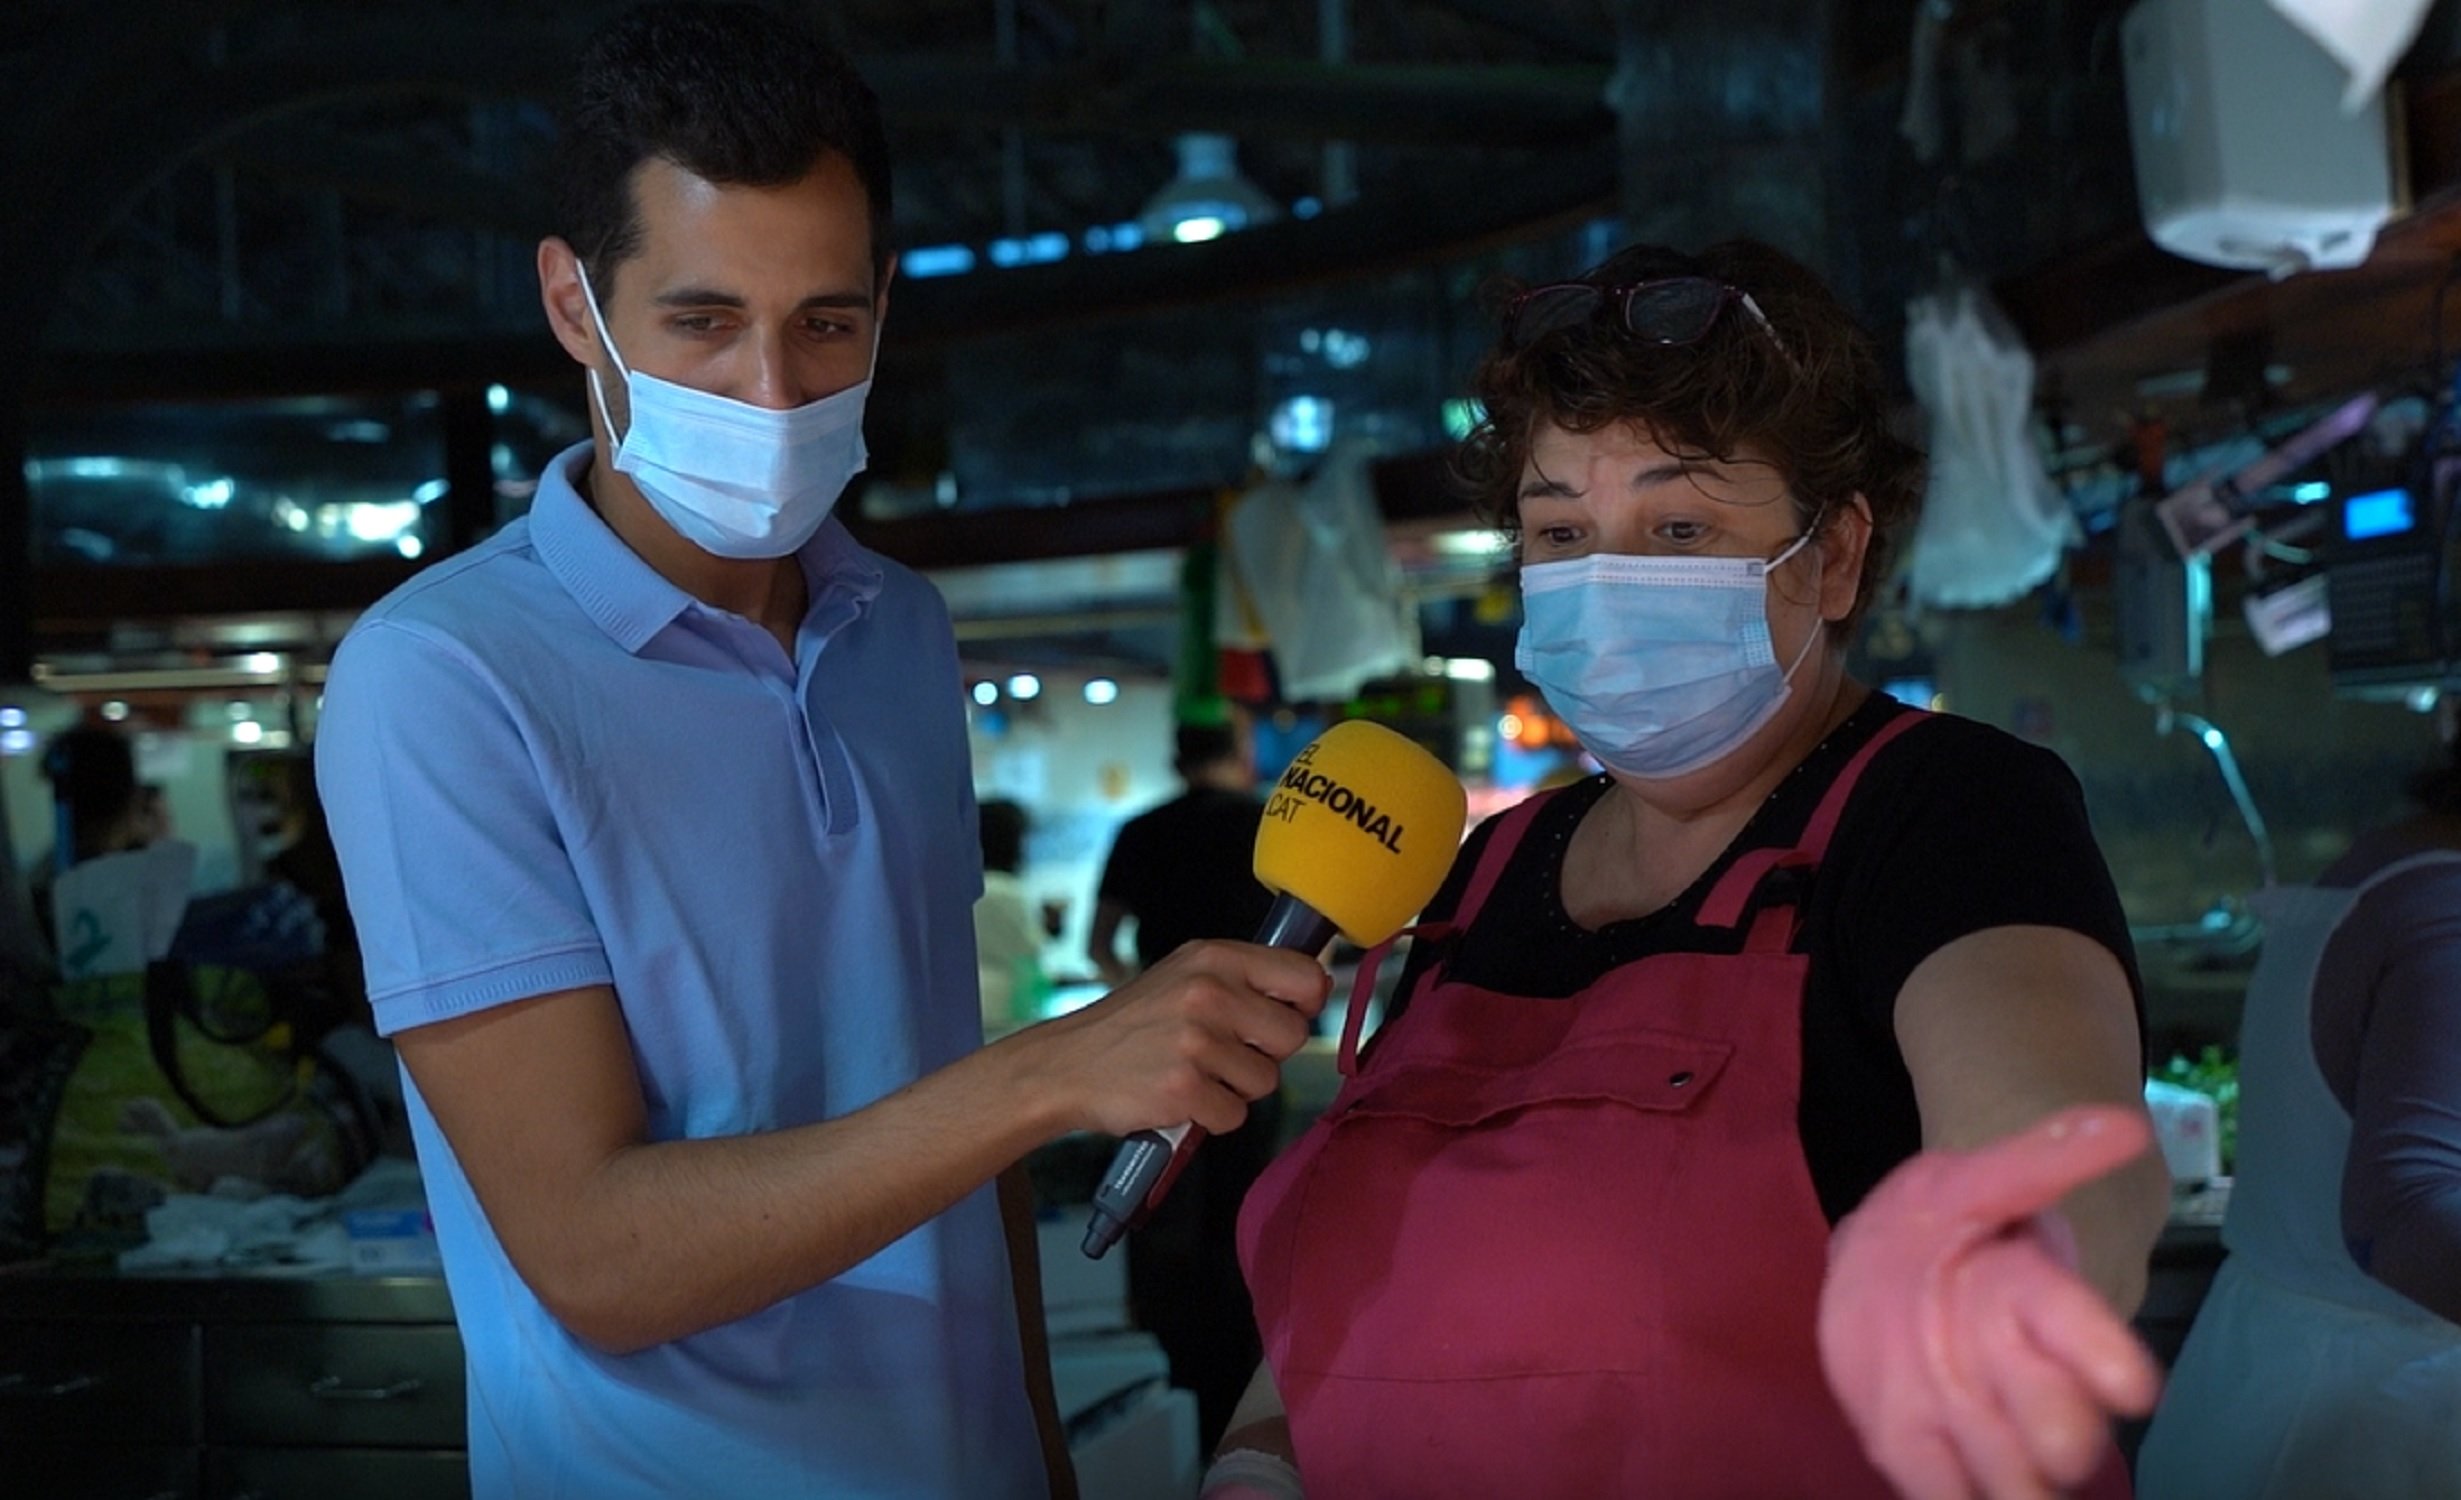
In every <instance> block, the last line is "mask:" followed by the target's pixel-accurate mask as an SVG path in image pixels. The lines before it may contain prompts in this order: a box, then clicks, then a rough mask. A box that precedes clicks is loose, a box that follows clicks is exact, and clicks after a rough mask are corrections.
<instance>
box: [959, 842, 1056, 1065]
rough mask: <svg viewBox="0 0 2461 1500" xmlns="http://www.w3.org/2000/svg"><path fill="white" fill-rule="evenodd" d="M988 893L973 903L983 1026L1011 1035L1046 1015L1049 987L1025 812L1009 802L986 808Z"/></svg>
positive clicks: (985, 874) (985, 888)
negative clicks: (1028, 880)
mask: <svg viewBox="0 0 2461 1500" xmlns="http://www.w3.org/2000/svg"><path fill="white" fill-rule="evenodd" d="M977 815H978V817H979V820H980V822H981V824H982V830H983V894H982V895H981V896H980V897H978V898H976V900H975V902H974V966H975V969H976V971H977V973H978V974H979V976H980V978H981V982H982V986H983V1025H984V1026H985V1027H986V1028H988V1029H991V1030H995V1031H998V1030H1006V1029H1007V1028H1009V1027H1011V1026H1014V1025H1017V1024H1019V1023H1020V1022H1025V1021H1031V1020H1034V1019H1036V1018H1037V1017H1039V1016H1040V1015H1041V1014H1042V1000H1043V996H1044V995H1045V994H1046V993H1048V992H1049V989H1050V982H1049V981H1048V980H1047V979H1045V978H1044V976H1043V972H1042V962H1041V957H1042V950H1043V939H1044V937H1045V936H1046V934H1045V933H1044V931H1043V927H1042V917H1041V914H1040V913H1039V912H1038V911H1036V910H1035V908H1034V903H1033V901H1032V899H1031V898H1030V897H1029V896H1028V895H1027V893H1026V888H1025V881H1024V879H1023V878H1022V877H1021V876H1020V875H1019V873H1018V872H1019V871H1020V870H1022V869H1024V868H1025V835H1026V815H1025V809H1024V808H1022V807H1020V806H1018V805H1017V804H1016V803H1014V802H1011V801H1009V800H1008V799H1006V798H1004V797H1003V798H995V799H994V800H992V801H989V802H986V803H984V804H982V806H981V807H980V808H978V809H977Z"/></svg>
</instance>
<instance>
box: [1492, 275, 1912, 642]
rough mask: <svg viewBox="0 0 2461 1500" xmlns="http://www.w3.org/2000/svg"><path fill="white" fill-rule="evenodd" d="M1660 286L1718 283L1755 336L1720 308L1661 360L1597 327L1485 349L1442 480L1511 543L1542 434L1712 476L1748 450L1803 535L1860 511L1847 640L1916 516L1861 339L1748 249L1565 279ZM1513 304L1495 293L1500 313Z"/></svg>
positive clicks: (1819, 300)
mask: <svg viewBox="0 0 2461 1500" xmlns="http://www.w3.org/2000/svg"><path fill="white" fill-rule="evenodd" d="M1665 276H1706V277H1709V278H1711V279H1713V280H1716V281H1722V282H1724V283H1726V284H1727V285H1729V286H1732V287H1734V288H1736V289H1738V290H1739V291H1742V292H1744V293H1746V294H1748V295H1749V296H1750V297H1751V299H1752V301H1753V302H1754V303H1755V304H1756V305H1757V306H1758V307H1759V308H1760V310H1761V311H1762V312H1763V313H1764V314H1765V315H1766V316H1767V318H1768V320H1769V326H1768V327H1767V328H1766V329H1764V328H1763V327H1761V325H1760V323H1759V321H1758V320H1757V319H1755V318H1753V317H1752V315H1751V313H1750V312H1749V311H1748V310H1747V309H1745V308H1743V307H1741V306H1739V305H1733V304H1730V305H1729V306H1728V307H1727V308H1726V309H1725V310H1724V311H1723V312H1722V313H1720V314H1719V316H1718V319H1717V321H1716V322H1715V323H1714V324H1713V325H1711V327H1710V329H1709V332H1708V333H1707V334H1706V335H1704V336H1703V337H1702V338H1700V339H1699V340H1698V341H1696V342H1694V343H1690V344H1684V345H1677V346H1672V347H1669V346H1666V345H1661V344H1655V343H1652V342H1649V341H1648V340H1645V339H1641V338H1637V337H1634V336H1633V335H1631V334H1630V333H1629V332H1628V331H1626V330H1625V329H1624V327H1623V326H1622V324H1621V322H1620V321H1619V320H1617V319H1615V318H1613V317H1609V316H1605V315H1603V314H1602V315H1600V316H1596V317H1592V318H1590V319H1588V320H1586V321H1583V322H1576V323H1572V324H1568V325H1566V326H1564V327H1560V328H1555V329H1551V330H1549V331H1547V332H1545V333H1543V334H1540V335H1539V336H1538V337H1536V338H1535V339H1533V340H1531V341H1530V342H1529V343H1528V344H1527V345H1526V347H1519V348H1515V347H1512V346H1510V345H1509V344H1508V343H1507V342H1506V341H1504V340H1502V339H1499V340H1498V342H1497V343H1496V344H1495V345H1494V346H1493V347H1492V348H1491V349H1490V350H1489V351H1488V353H1487V355H1486V357H1485V358H1484V359H1482V360H1481V361H1480V362H1479V366H1478V371H1477V373H1476V375H1475V376H1474V377H1473V393H1474V394H1475V395H1476V396H1477V398H1478V401H1479V404H1480V406H1481V407H1482V408H1483V409H1484V417H1483V418H1482V420H1481V421H1480V423H1479V425H1478V426H1477V427H1476V428H1475V429H1473V430H1472V432H1471V433H1470V435H1469V437H1468V439H1467V440H1466V441H1465V442H1464V443H1463V444H1462V446H1461V448H1460V450H1459V451H1458V452H1457V453H1456V454H1455V456H1454V461H1453V467H1454V470H1455V472H1456V474H1457V475H1458V476H1459V477H1460V478H1461V480H1462V481H1463V482H1464V483H1465V484H1467V485H1468V487H1469V488H1470V490H1471V492H1472V494H1473V496H1474V499H1475V501H1476V503H1477V505H1478V507H1479V509H1480V511H1481V512H1482V513H1483V514H1484V515H1486V516H1487V517H1488V518H1489V519H1490V520H1491V521H1492V522H1493V524H1495V525H1496V526H1498V527H1500V528H1501V529H1503V530H1504V531H1506V532H1507V533H1510V534H1511V535H1512V536H1513V537H1514V539H1515V541H1516V542H1517V541H1518V540H1519V534H1520V520H1521V518H1520V503H1519V492H1520V486H1521V475H1522V470H1523V468H1524V467H1525V466H1526V465H1527V464H1528V462H1529V456H1530V444H1531V441H1532V438H1533V436H1534V435H1535V434H1536V432H1537V430H1538V429H1539V427H1540V426H1541V425H1542V424H1545V423H1553V424H1554V425H1556V426H1558V427H1561V428H1563V429H1565V430H1566V431H1569V432H1582V433H1587V432H1597V431H1600V430H1603V429H1605V428H1608V427H1611V426H1615V425H1617V424H1620V423H1632V424H1636V425H1637V426H1639V427H1640V428H1641V429H1643V430H1644V431H1646V432H1647V433H1648V434H1649V435H1650V436H1651V437H1652V438H1653V439H1654V440H1655V441H1656V442H1657V443H1658V444H1659V445H1660V446H1662V447H1664V448H1666V449H1667V450H1668V451H1669V452H1672V453H1676V454H1679V455H1682V456H1685V457H1693V458H1703V459H1714V460H1717V461H1719V462H1732V461H1734V460H1736V459H1737V458H1738V457H1740V456H1745V455H1746V450H1749V453H1748V456H1749V457H1753V458H1758V459H1763V460H1766V461H1767V462H1768V463H1770V464H1772V465H1774V466H1775V467H1776V469H1777V471H1778V473H1779V474H1780V475H1782V476H1783V477H1784V478H1785V480H1786V483H1787V487H1788V490H1789V492H1790V493H1791V494H1792V495H1793V497H1794V503H1795V505H1796V507H1797V510H1798V512H1799V514H1800V518H1801V520H1802V521H1803V522H1804V523H1805V524H1807V525H1811V524H1819V523H1820V521H1821V518H1823V517H1828V516H1834V515H1835V514H1836V513H1837V507H1836V505H1835V504H1834V502H1838V501H1842V500H1844V499H1845V498H1846V497H1847V496H1849V495H1856V494H1859V495H1861V496H1862V497H1863V499H1864V501H1865V503H1867V504H1868V505H1869V506H1870V507H1871V519H1872V536H1871V543H1870V546H1869V547H1868V549H1867V550H1866V551H1865V552H1864V554H1863V572H1862V577H1861V579H1860V580H1859V581H1858V583H1857V587H1856V594H1855V607H1854V613H1853V614H1852V615H1850V616H1849V617H1848V618H1847V619H1846V620H1845V621H1843V622H1842V623H1841V624H1840V626H1839V633H1840V635H1841V636H1842V635H1844V634H1845V633H1847V632H1850V631H1851V630H1852V629H1853V628H1854V625H1855V623H1856V621H1858V620H1860V619H1861V617H1862V613H1863V610H1864V609H1865V608H1866V607H1868V606H1869V605H1870V603H1871V600H1872V597H1873V594H1874V593H1875V591H1876V590H1877V588H1878V586H1879V584H1880V582H1881V580H1883V579H1884V578H1886V577H1887V576H1888V571H1889V566H1890V562H1891V558H1892V554H1893V551H1894V544H1895V542H1896V540H1897V538H1899V537H1900V536H1902V535H1903V534H1904V533H1905V531H1906V530H1907V529H1908V528H1910V527H1911V526H1912V525H1913V523H1914V518H1915V516H1916V514H1917V513H1918V512H1919V511H1920V510H1921V508H1922V500H1923V477H1924V471H1923V455H1922V452H1921V450H1920V449H1918V448H1916V447H1915V446H1914V445H1913V444H1911V443H1908V442H1906V441H1905V440H1904V439H1902V438H1900V437H1898V436H1897V435H1896V433H1895V432H1894V431H1893V430H1891V428H1890V425H1889V413H1888V407H1889V401H1888V386H1887V382H1886V381H1885V380H1884V379H1883V378H1882V377H1881V373H1880V361H1879V357H1878V356H1877V354H1876V353H1875V352H1874V351H1873V348H1872V342H1871V338H1870V336H1869V335H1868V334H1866V333H1864V332H1863V330H1862V328H1861V327H1860V326H1858V325H1857V324H1856V323H1855V321H1854V319H1853V317H1852V316H1851V315H1850V314H1848V313H1847V311H1846V309H1845V307H1844V306H1843V305H1842V304H1841V303H1839V301H1838V300H1837V298H1836V296H1835V295H1834V294H1832V293H1831V292H1830V291H1829V289H1828V287H1827V286H1825V285H1823V284H1822V282H1821V280H1820V278H1819V277H1817V276H1815V275H1813V274H1812V272H1811V271H1810V270H1808V269H1806V268H1805V267H1804V266H1803V265H1801V264H1800V263H1798V262H1797V261H1795V260H1793V259H1792V258H1790V257H1789V256H1787V255H1785V254H1784V253H1783V252H1781V251H1778V250H1776V249H1774V248H1772V247H1770V246H1768V245H1765V244H1762V243H1760V242H1759V241H1757V240H1742V239H1738V240H1728V241H1726V242H1724V243H1722V244H1718V245H1713V246H1711V247H1710V248H1708V249H1707V250H1704V251H1702V252H1700V254H1698V255H1686V254H1684V253H1682V252H1681V251H1676V250H1670V249H1667V248H1665V247H1663V246H1657V245H1634V246H1630V247H1627V248H1626V249H1623V250H1620V251H1618V252H1616V253H1615V254H1614V255H1612V256H1610V257H1608V258H1607V259H1606V260H1605V261H1603V262H1601V263H1600V264H1599V265H1597V266H1595V267H1593V268H1592V269H1590V270H1588V271H1585V272H1583V273H1582V274H1581V275H1580V276H1579V277H1578V278H1577V279H1578V280H1581V281H1586V282H1589V283H1590V284H1592V285H1594V286H1598V287H1616V286H1627V285H1630V284H1631V283H1634V282H1638V281H1647V280H1651V279H1654V278H1658V277H1665ZM1523 289H1524V288H1523V287H1521V286H1520V285H1518V284H1505V285H1502V286H1500V287H1499V288H1498V289H1497V292H1498V302H1499V310H1500V306H1501V305H1502V304H1506V303H1508V302H1509V299H1510V298H1511V297H1512V296H1514V295H1516V294H1517V293H1519V292H1520V291H1521V290H1523ZM1771 334H1774V335H1775V338H1774V339H1772V338H1771V337H1770V335H1771ZM1781 345H1782V347H1781Z"/></svg>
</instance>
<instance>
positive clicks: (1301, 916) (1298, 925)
mask: <svg viewBox="0 0 2461 1500" xmlns="http://www.w3.org/2000/svg"><path fill="white" fill-rule="evenodd" d="M1336 930H1337V929H1336V928H1335V927H1334V925H1333V921H1332V919H1331V918H1329V917H1327V916H1325V915H1324V914H1323V913H1321V912H1319V911H1317V910H1316V909H1315V908H1314V907H1312V906H1310V905H1308V904H1307V903H1306V902H1304V901H1302V900H1300V899H1299V898H1298V897H1296V896H1294V895H1292V894H1290V893H1289V892H1288V891H1282V892H1279V893H1277V894H1276V895H1275V896H1274V898H1273V905H1272V907H1271V908H1269V909H1268V910H1267V911H1266V912H1265V919H1264V921H1263V922H1261V923H1259V924H1257V928H1256V936H1255V937H1254V938H1253V939H1252V940H1251V941H1253V942H1255V943H1256V944H1257V945H1258V946H1259V947H1264V948H1287V949H1289V950H1291V951H1292V952H1294V953H1321V952H1323V951H1324V946H1325V944H1327V943H1329V942H1331V941H1333V934H1334V932H1335V931H1336ZM1204 1136H1205V1133H1204V1132H1203V1131H1201V1130H1198V1129H1197V1128H1196V1127H1195V1126H1194V1125H1190V1124H1185V1123H1182V1124H1178V1125H1171V1126H1166V1127H1163V1128H1160V1129H1152V1130H1139V1131H1136V1132H1134V1133H1133V1134H1131V1135H1130V1136H1128V1138H1127V1139H1125V1140H1123V1141H1121V1142H1120V1143H1119V1149H1118V1150H1117V1151H1115V1152H1113V1153H1112V1154H1111V1168H1110V1170H1109V1171H1107V1172H1105V1173H1103V1174H1102V1182H1101V1183H1100V1185H1098V1186H1097V1187H1096V1188H1095V1189H1094V1213H1093V1218H1092V1220H1091V1221H1090V1222H1088V1223H1087V1224H1086V1226H1085V1244H1084V1246H1083V1249H1084V1251H1085V1254H1086V1255H1087V1257H1088V1258H1090V1259H1093V1260H1100V1259H1102V1257H1103V1254H1104V1252H1106V1251H1108V1250H1109V1249H1110V1248H1111V1247H1112V1246H1113V1245H1116V1244H1118V1243H1119V1241H1120V1237H1121V1236H1122V1235H1125V1234H1126V1233H1127V1232H1128V1231H1129V1230H1131V1229H1133V1228H1135V1227H1136V1226H1137V1225H1138V1224H1139V1223H1141V1222H1143V1220H1144V1217H1145V1215H1146V1214H1148V1213H1150V1212H1152V1210H1153V1206H1154V1205H1155V1204H1156V1203H1159V1202H1160V1201H1162V1195H1163V1193H1164V1192H1166V1191H1167V1190H1168V1189H1169V1188H1170V1185H1171V1183H1172V1181H1174V1180H1175V1179H1176V1178H1177V1177H1178V1173H1177V1172H1174V1171H1172V1170H1171V1168H1172V1166H1173V1164H1174V1163H1175V1162H1177V1161H1178V1160H1179V1158H1180V1157H1181V1156H1182V1155H1183V1154H1185V1153H1186V1152H1192V1151H1194V1150H1195V1149H1196V1143H1197V1142H1198V1141H1200V1140H1203V1139H1204ZM1183 1165H1184V1164H1183ZM1166 1173H1167V1174H1169V1175H1167V1176H1166V1175H1165V1174H1166Z"/></svg>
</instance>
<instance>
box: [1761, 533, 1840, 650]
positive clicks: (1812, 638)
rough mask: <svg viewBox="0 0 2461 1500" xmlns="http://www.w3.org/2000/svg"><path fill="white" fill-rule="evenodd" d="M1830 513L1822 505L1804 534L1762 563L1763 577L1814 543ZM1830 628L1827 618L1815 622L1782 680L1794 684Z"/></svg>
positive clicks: (1815, 604) (1815, 603)
mask: <svg viewBox="0 0 2461 1500" xmlns="http://www.w3.org/2000/svg"><path fill="white" fill-rule="evenodd" d="M1828 513H1829V508H1828V507H1827V506H1825V505H1824V506H1822V507H1821V508H1820V510H1819V511H1818V513H1817V514H1815V515H1814V516H1813V517H1812V524H1810V525H1809V526H1806V527H1804V528H1803V534H1802V535H1801V536H1799V537H1796V538H1795V539H1794V540H1793V541H1792V542H1790V543H1788V544H1787V547H1786V550H1785V551H1783V552H1780V553H1779V554H1778V555H1777V556H1775V557H1772V558H1770V559H1769V560H1768V561H1767V562H1766V563H1763V564H1762V565H1761V572H1760V576H1761V577H1762V579H1764V580H1766V579H1767V578H1769V577H1770V576H1771V575H1773V574H1775V573H1776V572H1777V570H1778V566H1779V564H1781V563H1783V562H1785V561H1786V559H1788V558H1790V557H1792V556H1794V555H1795V554H1796V553H1798V552H1800V551H1802V550H1803V549H1804V548H1805V547H1808V546H1810V545H1811V543H1812V538H1814V537H1816V536H1818V535H1819V534H1820V523H1821V522H1822V521H1823V520H1824V519H1826V518H1827V516H1828ZM1818 605H1819V601H1818V600H1817V599H1815V600H1813V607H1814V608H1817V607H1818ZM1764 607H1765V606H1764ZM1828 628H1829V622H1828V621H1826V620H1821V621H1819V622H1817V623H1815V624H1814V625H1813V626H1812V628H1811V630H1810V631H1809V632H1807V633H1806V634H1805V635H1804V637H1803V647H1802V649H1801V650H1799V651H1797V652H1795V654H1794V660H1793V661H1792V662H1791V663H1789V664H1788V665H1787V667H1786V675H1785V676H1784V677H1782V678H1780V679H1779V680H1780V681H1781V682H1785V683H1787V684H1789V685H1792V683H1793V682H1794V674H1795V672H1796V671H1797V670H1798V669H1799V668H1800V667H1801V666H1802V665H1803V663H1804V661H1805V659H1806V658H1808V657H1810V655H1811V654H1812V644H1813V643H1814V642H1816V641H1818V640H1819V639H1820V637H1821V636H1823V635H1825V634H1826V633H1827V632H1828Z"/></svg>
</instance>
